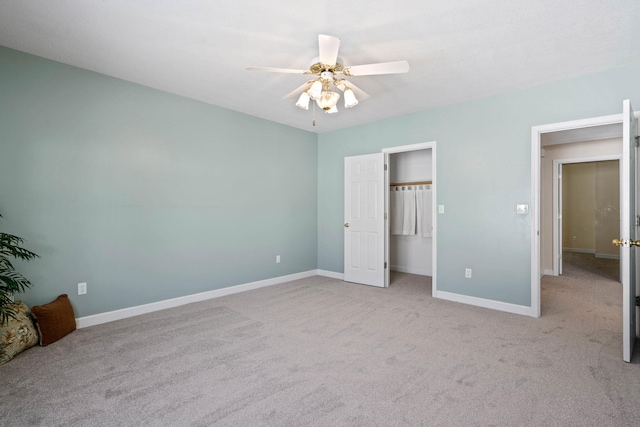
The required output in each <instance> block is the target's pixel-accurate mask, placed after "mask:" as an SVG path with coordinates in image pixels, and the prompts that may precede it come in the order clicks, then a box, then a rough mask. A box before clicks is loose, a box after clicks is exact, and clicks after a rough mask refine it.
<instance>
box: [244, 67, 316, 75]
mask: <svg viewBox="0 0 640 427" xmlns="http://www.w3.org/2000/svg"><path fill="white" fill-rule="evenodd" d="M247 71H266V72H269V73H286V74H304V73H305V71H306V70H294V69H292V68H271V67H247Z"/></svg>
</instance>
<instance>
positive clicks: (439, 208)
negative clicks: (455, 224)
mask: <svg viewBox="0 0 640 427" xmlns="http://www.w3.org/2000/svg"><path fill="white" fill-rule="evenodd" d="M438 213H441V214H443V213H444V205H438Z"/></svg>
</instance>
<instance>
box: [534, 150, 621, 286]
mask: <svg viewBox="0 0 640 427" xmlns="http://www.w3.org/2000/svg"><path fill="white" fill-rule="evenodd" d="M573 145H576V144H573ZM621 147H622V138H612V139H608V140H597V141H587V142H584V143H579V144H577V145H576V146H575V147H568V146H564V147H558V146H547V148H546V150H545V156H548V157H549V159H546V158H545V160H544V161H543V164H544V163H551V162H552V163H553V185H552V187H553V189H552V199H553V202H552V207H553V210H552V215H553V223H552V228H553V235H552V239H553V245H552V252H551V258H552V265H551V266H552V269H549V268H548V267H550V266H549V264H548V263H549V256H548V254H547V253H548V249H549V248H548V247H545V246H543V247H542V248H541V259H542V264H541V270H542V271H543V274H544V275H553V276H558V275H560V274H562V265H563V259H564V258H563V254H564V253H565V252H577V253H587V254H589V253H590V254H592V255H593V256H594V257H595V258H609V259H616V260H619V259H620V251H619V250H618V248H616V247H615V246H613V245H612V244H611V242H612V241H613V239H615V238H617V236H618V235H619V234H620V231H619V227H620V170H619V169H620V155H619V154H610V155H600V156H593V157H579V158H558V157H563V155H562V153H565V155H566V153H568V152H571V153H574V152H576V151H577V152H584V151H585V150H587V149H588V150H591V151H592V152H593V151H601V152H612V153H615V152H617V151H619V150H620V148H621ZM541 169H542V170H544V169H545V167H544V165H543V167H542V168H541ZM546 169H548V168H546ZM548 191H549V188H548V186H546V187H544V186H543V189H542V196H541V197H542V200H545V201H546V200H548V199H549V196H548V194H547V192H548ZM548 216H549V215H548V213H547V212H543V218H544V217H548ZM543 222H545V221H544V219H543ZM546 222H548V221H546ZM548 232H549V229H548V227H547V228H543V233H544V234H546V233H548ZM543 240H544V241H545V242H546V241H548V240H549V239H548V238H547V236H546V235H543ZM545 255H547V256H545Z"/></svg>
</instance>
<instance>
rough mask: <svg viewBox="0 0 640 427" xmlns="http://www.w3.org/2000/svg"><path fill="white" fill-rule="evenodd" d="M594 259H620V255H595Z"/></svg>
mask: <svg viewBox="0 0 640 427" xmlns="http://www.w3.org/2000/svg"><path fill="white" fill-rule="evenodd" d="M596 258H604V259H618V260H619V259H620V255H609V254H596Z"/></svg>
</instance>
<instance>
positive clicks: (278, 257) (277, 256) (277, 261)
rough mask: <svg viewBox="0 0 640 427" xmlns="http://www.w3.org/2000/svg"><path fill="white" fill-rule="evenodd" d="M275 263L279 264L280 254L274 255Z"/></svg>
mask: <svg viewBox="0 0 640 427" xmlns="http://www.w3.org/2000/svg"><path fill="white" fill-rule="evenodd" d="M276 264H280V255H276Z"/></svg>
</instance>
